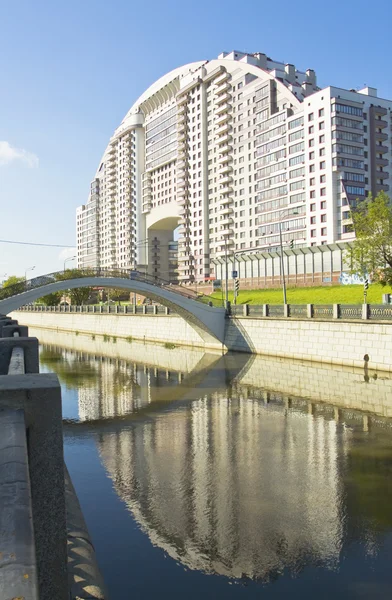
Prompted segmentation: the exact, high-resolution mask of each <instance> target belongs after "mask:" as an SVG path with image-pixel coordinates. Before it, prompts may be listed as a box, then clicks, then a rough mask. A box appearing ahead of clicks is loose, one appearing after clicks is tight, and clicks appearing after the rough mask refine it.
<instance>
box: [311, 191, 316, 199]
mask: <svg viewBox="0 0 392 600" xmlns="http://www.w3.org/2000/svg"><path fill="white" fill-rule="evenodd" d="M310 197H311V198H315V197H316V190H312V191H311V192H310Z"/></svg>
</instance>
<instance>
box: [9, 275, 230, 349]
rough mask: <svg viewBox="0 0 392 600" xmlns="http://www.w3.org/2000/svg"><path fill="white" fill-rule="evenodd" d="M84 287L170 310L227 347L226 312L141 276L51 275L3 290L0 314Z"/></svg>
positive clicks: (189, 293)
mask: <svg viewBox="0 0 392 600" xmlns="http://www.w3.org/2000/svg"><path fill="white" fill-rule="evenodd" d="M80 287H106V288H118V289H124V290H128V291H130V292H136V293H138V294H141V295H143V296H146V297H148V298H151V300H154V301H156V302H159V303H160V304H162V305H163V306H168V307H169V308H171V309H172V310H173V311H175V312H176V313H177V314H178V315H180V316H181V317H182V318H183V319H184V320H185V321H187V323H189V325H190V326H191V327H192V328H193V329H194V330H195V331H196V332H197V333H198V334H199V336H200V337H201V338H202V340H203V341H204V343H205V344H207V345H211V344H212V345H216V343H217V342H220V343H222V344H223V342H224V330H225V314H226V311H225V309H224V308H221V307H219V308H218V307H212V306H209V305H208V304H207V303H204V302H203V301H201V300H200V298H198V296H197V294H196V293H195V292H193V291H192V290H187V289H186V288H184V287H182V286H177V285H171V284H170V283H169V282H166V281H163V280H160V279H157V278H155V277H151V276H149V275H145V274H143V273H139V272H138V271H125V270H119V269H116V270H110V271H109V270H106V269H85V270H82V269H71V270H70V271H65V272H58V273H50V274H49V275H42V276H40V277H35V278H34V279H30V280H28V281H23V282H20V283H16V284H15V285H13V286H9V287H7V288H3V289H0V314H8V313H10V312H11V311H14V310H17V309H18V308H20V307H21V306H24V305H25V304H30V303H31V302H34V301H35V300H37V299H38V298H41V297H42V296H46V295H48V294H52V293H54V292H62V291H66V290H70V289H74V288H80Z"/></svg>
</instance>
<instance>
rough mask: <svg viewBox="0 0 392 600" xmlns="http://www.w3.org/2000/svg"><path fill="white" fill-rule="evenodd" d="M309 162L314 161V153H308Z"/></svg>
mask: <svg viewBox="0 0 392 600" xmlns="http://www.w3.org/2000/svg"><path fill="white" fill-rule="evenodd" d="M309 160H314V152H309Z"/></svg>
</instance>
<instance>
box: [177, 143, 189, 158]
mask: <svg viewBox="0 0 392 600" xmlns="http://www.w3.org/2000/svg"><path fill="white" fill-rule="evenodd" d="M187 152H188V144H187V143H186V142H183V143H182V144H179V146H178V148H177V155H178V156H183V155H184V154H186V153H187Z"/></svg>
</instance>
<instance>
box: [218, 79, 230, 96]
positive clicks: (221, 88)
mask: <svg viewBox="0 0 392 600" xmlns="http://www.w3.org/2000/svg"><path fill="white" fill-rule="evenodd" d="M230 88H231V85H230V83H229V82H228V81H225V82H223V83H222V84H221V85H218V87H216V88H215V94H216V95H217V96H220V94H223V93H224V92H228V91H229V90H230Z"/></svg>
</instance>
